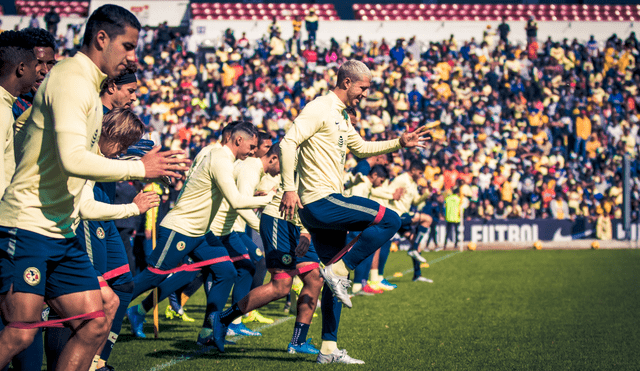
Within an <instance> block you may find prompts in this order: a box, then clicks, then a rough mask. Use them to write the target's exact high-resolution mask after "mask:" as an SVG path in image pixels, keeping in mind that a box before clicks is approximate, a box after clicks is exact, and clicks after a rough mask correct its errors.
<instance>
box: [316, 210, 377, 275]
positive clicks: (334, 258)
mask: <svg viewBox="0 0 640 371" xmlns="http://www.w3.org/2000/svg"><path fill="white" fill-rule="evenodd" d="M385 210H386V208H385V207H384V206H382V205H380V207H379V208H378V213H377V214H376V218H375V219H373V221H372V222H371V224H369V225H368V226H367V228H369V227H371V226H374V225H376V224H378V223H380V221H381V220H382V218H384V212H385ZM361 235H362V232H360V233H358V235H357V236H356V238H354V239H353V240H351V242H349V243H348V244H347V246H345V247H344V249H342V250H340V252H339V253H338V254H337V255H336V256H334V257H333V259H331V261H329V262H328V263H327V264H325V265H330V264H333V263H335V262H337V261H338V260H340V259H342V257H343V256H344V254H346V253H348V252H349V250H351V248H352V247H353V245H355V244H356V242H358V240H359V239H360V236H361Z"/></svg>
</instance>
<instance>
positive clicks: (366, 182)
mask: <svg viewBox="0 0 640 371" xmlns="http://www.w3.org/2000/svg"><path fill="white" fill-rule="evenodd" d="M359 174H362V173H359ZM388 178H389V171H388V170H387V168H386V167H384V166H382V165H374V166H373V167H372V168H370V169H369V170H368V171H367V175H366V176H363V175H360V176H359V177H358V178H357V180H360V182H359V183H358V184H356V185H354V186H353V187H351V188H349V189H348V190H346V191H345V194H347V195H349V196H359V197H364V198H371V194H372V193H373V192H374V190H375V192H376V196H377V197H378V199H382V200H384V202H385V203H388V200H393V197H394V195H393V194H391V193H389V192H387V190H386V188H385V189H381V188H382V187H381V186H382V184H383V183H384V182H386V180H387V179H388ZM398 198H399V197H398ZM356 235H357V233H354V232H349V234H348V236H347V239H348V240H352V239H354V238H355V237H356ZM383 248H384V245H383V247H381V248H380V249H378V250H377V251H376V252H375V253H374V254H372V255H370V256H369V257H368V258H367V259H365V260H363V261H362V262H361V263H360V264H358V266H357V267H356V269H355V270H354V273H355V276H354V284H353V287H352V289H351V292H352V293H353V294H354V295H373V294H380V293H382V292H383V290H381V289H374V288H372V287H371V286H370V285H369V284H367V282H366V281H367V278H368V276H369V271H370V270H371V264H372V262H373V260H374V257H375V256H376V255H378V254H379V252H380V250H381V249H383ZM376 273H377V272H376ZM374 278H375V277H372V281H373V279H374Z"/></svg>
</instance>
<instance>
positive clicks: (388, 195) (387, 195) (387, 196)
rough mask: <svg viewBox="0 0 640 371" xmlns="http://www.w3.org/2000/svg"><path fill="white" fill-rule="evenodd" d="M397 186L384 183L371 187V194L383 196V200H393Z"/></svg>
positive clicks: (377, 196)
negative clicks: (393, 186)
mask: <svg viewBox="0 0 640 371" xmlns="http://www.w3.org/2000/svg"><path fill="white" fill-rule="evenodd" d="M394 191H395V188H392V187H391V186H390V185H389V184H388V183H383V184H382V185H381V186H380V187H375V188H371V196H373V197H376V198H381V199H383V200H393V199H395V198H394Z"/></svg>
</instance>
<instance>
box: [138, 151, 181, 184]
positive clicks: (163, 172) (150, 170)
mask: <svg viewBox="0 0 640 371" xmlns="http://www.w3.org/2000/svg"><path fill="white" fill-rule="evenodd" d="M182 154H184V151H180V150H175V151H165V152H160V147H159V146H158V147H154V148H153V149H152V150H151V151H149V152H148V153H147V154H146V155H144V157H142V158H141V159H140V161H142V163H143V164H144V170H145V178H147V179H155V178H159V177H163V176H169V177H172V178H178V179H179V178H181V177H182V175H180V173H178V171H187V170H189V165H190V164H191V160H189V159H184V158H177V157H174V156H176V155H182Z"/></svg>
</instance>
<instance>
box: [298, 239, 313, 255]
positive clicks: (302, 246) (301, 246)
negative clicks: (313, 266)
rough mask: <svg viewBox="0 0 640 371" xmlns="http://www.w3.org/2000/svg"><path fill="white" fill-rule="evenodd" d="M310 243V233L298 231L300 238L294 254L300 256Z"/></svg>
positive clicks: (304, 253)
mask: <svg viewBox="0 0 640 371" xmlns="http://www.w3.org/2000/svg"><path fill="white" fill-rule="evenodd" d="M310 245H311V235H310V234H309V233H300V240H299V241H298V246H296V256H297V257H298V258H302V257H303V256H305V255H306V254H307V251H309V246H310Z"/></svg>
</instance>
